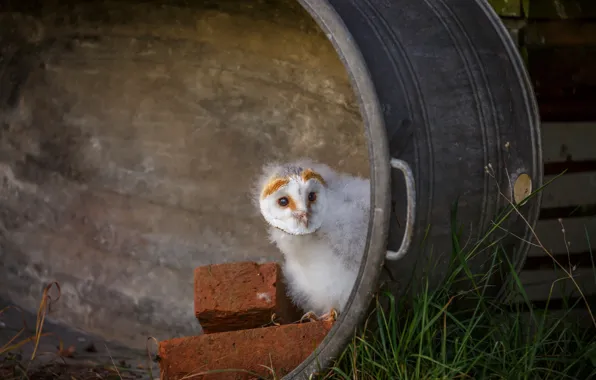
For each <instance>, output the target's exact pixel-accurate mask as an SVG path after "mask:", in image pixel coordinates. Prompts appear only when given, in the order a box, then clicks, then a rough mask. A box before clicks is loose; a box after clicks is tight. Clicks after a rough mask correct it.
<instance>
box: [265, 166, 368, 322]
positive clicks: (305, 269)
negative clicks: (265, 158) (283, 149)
mask: <svg viewBox="0 0 596 380" xmlns="http://www.w3.org/2000/svg"><path fill="white" fill-rule="evenodd" d="M256 193H257V196H256V197H255V198H256V201H257V202H256V203H257V204H258V207H259V209H260V211H261V214H262V215H263V217H264V219H265V221H266V222H267V223H268V224H269V225H270V231H269V233H270V238H271V241H272V242H273V243H275V244H276V245H277V247H278V248H279V250H280V251H281V252H282V253H283V255H284V263H283V266H282V268H283V272H284V276H285V278H286V281H287V289H288V296H289V297H290V298H291V299H292V301H293V302H294V303H295V304H296V305H297V306H298V307H300V308H302V309H303V310H304V311H307V313H306V314H305V316H304V317H307V316H308V317H309V318H311V319H333V318H335V316H336V313H338V312H339V313H341V312H342V311H343V310H344V307H345V305H346V302H347V300H348V297H349V296H350V293H351V291H352V288H353V286H354V283H355V281H356V277H357V275H358V271H359V269H360V262H361V258H362V255H363V253H364V246H365V242H366V236H367V232H368V221H369V203H370V186H369V181H368V180H367V179H363V178H359V177H353V176H350V175H347V174H343V173H337V172H335V171H334V170H333V169H331V168H330V167H329V166H327V165H324V164H320V163H316V162H313V161H310V160H298V161H296V162H291V163H285V164H277V163H274V164H268V165H265V167H264V168H263V174H262V176H261V178H260V180H259V182H258V191H256ZM304 317H303V318H304Z"/></svg>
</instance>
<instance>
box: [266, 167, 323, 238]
mask: <svg viewBox="0 0 596 380" xmlns="http://www.w3.org/2000/svg"><path fill="white" fill-rule="evenodd" d="M259 203H260V209H261V214H262V215H263V217H264V218H265V220H266V221H267V223H269V224H270V225H272V226H274V227H276V228H279V229H281V230H283V231H285V232H287V233H289V234H292V235H306V234H310V233H313V232H315V231H316V230H318V229H319V228H320V227H321V224H322V223H323V218H324V212H325V208H326V206H327V189H326V183H325V180H324V179H323V177H322V176H321V175H320V174H318V173H317V172H315V171H313V170H311V169H306V170H301V171H299V172H297V173H295V174H291V175H287V176H278V175H276V176H273V177H272V178H271V179H270V180H269V181H268V182H267V183H266V184H265V186H264V187H263V189H262V191H261V198H260V201H259Z"/></svg>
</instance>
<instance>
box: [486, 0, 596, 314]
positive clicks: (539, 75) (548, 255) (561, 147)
mask: <svg viewBox="0 0 596 380" xmlns="http://www.w3.org/2000/svg"><path fill="white" fill-rule="evenodd" d="M488 1H489V3H490V4H491V5H492V6H493V8H494V9H495V11H496V12H497V14H499V16H500V17H501V19H502V20H503V21H504V23H505V25H506V27H507V28H508V29H509V30H510V32H511V34H512V36H513V37H514V40H515V42H516V43H517V44H518V47H519V49H520V52H521V54H522V56H523V58H524V60H525V63H526V68H527V70H528V72H529V75H530V78H531V81H532V85H533V87H534V90H535V92H536V98H537V101H538V105H539V109H540V117H541V121H542V143H543V153H544V173H545V183H546V182H548V181H550V180H552V182H551V183H550V184H549V185H548V186H547V187H546V188H545V189H544V193H543V204H542V209H541V212H540V220H539V221H538V224H537V226H536V234H537V236H538V237H539V239H540V242H539V243H540V244H538V242H536V241H534V242H533V243H535V244H536V245H535V246H533V247H532V248H531V249H530V251H529V254H528V258H527V260H526V263H525V266H524V269H523V270H522V272H521V274H520V278H521V280H522V283H523V284H524V285H525V289H526V292H527V294H528V297H529V298H530V299H531V300H532V301H533V303H534V307H537V308H541V307H545V306H546V301H547V300H549V299H550V302H549V306H548V307H549V309H553V308H554V309H557V308H564V307H565V303H564V302H563V301H562V299H563V297H564V296H567V297H572V299H574V297H578V296H579V293H578V290H577V289H576V288H575V287H574V284H573V283H572V281H571V280H570V279H569V278H568V276H567V275H566V274H565V273H564V272H563V271H562V270H561V269H560V268H559V269H557V268H556V264H554V261H553V258H554V259H555V260H556V261H557V262H558V263H559V264H560V265H562V266H563V267H565V268H566V269H567V270H568V271H569V273H571V275H572V276H573V277H574V279H575V282H576V283H577V284H579V286H580V289H581V290H582V292H583V293H584V294H585V295H586V296H587V297H588V298H589V299H591V300H593V301H596V269H595V268H594V265H595V262H596V257H595V256H596V255H595V254H594V251H595V250H596V1H594V0H488ZM561 173H564V174H562V175H561ZM593 304H594V302H593V303H592V305H593ZM579 305H580V306H582V307H585V304H584V303H582V302H580V304H579Z"/></svg>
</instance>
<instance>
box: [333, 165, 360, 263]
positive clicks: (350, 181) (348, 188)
mask: <svg viewBox="0 0 596 380" xmlns="http://www.w3.org/2000/svg"><path fill="white" fill-rule="evenodd" d="M329 190H330V191H329V193H328V197H327V198H328V201H329V205H328V206H329V209H328V211H327V214H326V220H325V223H324V228H323V232H324V233H325V234H326V236H327V238H328V241H329V245H330V247H331V249H332V250H333V252H334V253H335V254H336V255H337V256H338V257H339V258H340V259H341V260H342V261H343V262H344V263H345V264H346V265H347V266H348V267H350V268H354V269H357V268H358V266H359V265H360V261H361V257H362V254H363V252H364V246H365V243H366V235H367V233H368V222H369V218H370V216H369V208H370V207H369V204H370V185H369V181H368V180H366V179H362V178H356V177H350V176H340V177H338V179H337V181H336V182H334V183H333V184H330V188H329Z"/></svg>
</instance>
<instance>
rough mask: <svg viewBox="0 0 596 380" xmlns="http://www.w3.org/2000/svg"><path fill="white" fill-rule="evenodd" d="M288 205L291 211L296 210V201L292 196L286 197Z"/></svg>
mask: <svg viewBox="0 0 596 380" xmlns="http://www.w3.org/2000/svg"><path fill="white" fill-rule="evenodd" d="M288 207H289V208H290V210H292V211H296V202H294V198H292V197H288Z"/></svg>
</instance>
